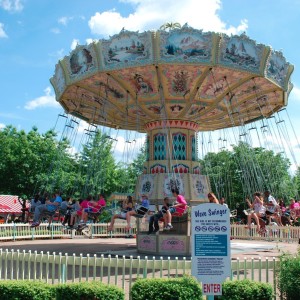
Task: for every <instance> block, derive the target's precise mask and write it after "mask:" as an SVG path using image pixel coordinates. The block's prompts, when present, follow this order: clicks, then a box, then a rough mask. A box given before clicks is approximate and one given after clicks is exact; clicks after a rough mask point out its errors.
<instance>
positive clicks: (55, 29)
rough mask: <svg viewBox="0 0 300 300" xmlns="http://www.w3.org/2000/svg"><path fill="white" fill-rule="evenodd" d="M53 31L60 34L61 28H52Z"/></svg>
mask: <svg viewBox="0 0 300 300" xmlns="http://www.w3.org/2000/svg"><path fill="white" fill-rule="evenodd" d="M50 31H51V32H52V33H54V34H59V33H60V30H59V28H56V27H55V28H52V29H51V30H50Z"/></svg>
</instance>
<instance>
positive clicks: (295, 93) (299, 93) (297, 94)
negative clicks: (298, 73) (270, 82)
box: [290, 86, 300, 101]
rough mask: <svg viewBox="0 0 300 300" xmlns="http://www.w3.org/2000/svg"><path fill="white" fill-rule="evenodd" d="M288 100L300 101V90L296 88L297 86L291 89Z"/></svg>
mask: <svg viewBox="0 0 300 300" xmlns="http://www.w3.org/2000/svg"><path fill="white" fill-rule="evenodd" d="M290 98H293V99H295V100H297V101H300V88H299V87H297V86H294V87H293V89H292V91H291V94H290Z"/></svg>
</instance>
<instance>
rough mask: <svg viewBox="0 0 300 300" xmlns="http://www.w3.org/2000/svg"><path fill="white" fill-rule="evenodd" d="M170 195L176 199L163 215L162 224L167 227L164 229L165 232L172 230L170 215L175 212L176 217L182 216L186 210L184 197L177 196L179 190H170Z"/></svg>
mask: <svg viewBox="0 0 300 300" xmlns="http://www.w3.org/2000/svg"><path fill="white" fill-rule="evenodd" d="M172 194H173V196H174V197H176V203H175V204H174V205H172V206H170V208H169V209H168V210H167V211H166V213H165V214H164V222H165V224H167V226H166V227H165V228H164V229H165V230H170V229H172V228H173V226H172V224H171V221H172V214H174V213H175V212H176V213H177V214H178V215H182V214H183V213H184V212H185V211H186V209H187V203H186V201H185V199H184V197H183V196H182V195H179V190H178V189H177V188H176V189H172Z"/></svg>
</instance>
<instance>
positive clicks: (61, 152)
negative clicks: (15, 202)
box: [0, 126, 75, 197]
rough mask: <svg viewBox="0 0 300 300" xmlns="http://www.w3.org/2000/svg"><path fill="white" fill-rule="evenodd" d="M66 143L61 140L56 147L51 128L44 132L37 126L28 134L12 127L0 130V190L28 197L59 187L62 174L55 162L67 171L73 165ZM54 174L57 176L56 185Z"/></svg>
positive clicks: (54, 135)
mask: <svg viewBox="0 0 300 300" xmlns="http://www.w3.org/2000/svg"><path fill="white" fill-rule="evenodd" d="M67 146H68V142H67V141H64V142H63V143H61V145H60V147H59V145H58V142H57V140H56V134H55V132H53V131H52V130H49V131H48V132H46V133H45V134H43V135H40V134H39V133H38V130H37V128H36V127H33V128H32V130H31V131H29V132H28V134H26V132H25V131H24V130H20V131H17V129H16V128H15V127H13V126H7V127H5V128H3V129H2V130H0V151H1V156H0V193H2V194H15V195H20V196H26V197H31V196H32V195H33V193H35V192H38V191H45V190H47V191H52V189H54V188H59V187H60V186H61V185H62V181H63V180H64V176H63V173H62V172H59V173H58V172H57V170H56V168H54V164H57V163H58V161H59V160H60V161H62V162H63V164H64V165H65V166H66V167H65V170H64V172H66V169H68V174H69V173H70V166H72V165H73V160H72V158H71V157H70V155H69V154H68V152H67V151H66V149H67ZM58 158H59V159H58ZM74 171H75V170H74ZM54 177H55V178H57V179H59V180H57V182H56V184H55V185H53V178H54ZM50 189H51V190H50Z"/></svg>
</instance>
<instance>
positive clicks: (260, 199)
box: [244, 191, 300, 231]
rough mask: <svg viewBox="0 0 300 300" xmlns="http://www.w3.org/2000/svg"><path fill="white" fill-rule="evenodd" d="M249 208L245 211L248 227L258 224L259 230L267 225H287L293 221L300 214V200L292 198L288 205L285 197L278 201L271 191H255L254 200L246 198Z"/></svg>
mask: <svg viewBox="0 0 300 300" xmlns="http://www.w3.org/2000/svg"><path fill="white" fill-rule="evenodd" d="M246 204H247V206H248V209H247V210H245V211H244V214H245V215H246V216H247V227H248V228H251V225H252V223H253V222H254V223H255V224H256V228H257V231H260V230H261V227H262V226H265V225H269V224H270V225H274V224H275V225H278V226H286V225H293V223H294V222H295V221H296V220H297V218H298V217H299V216H300V201H299V202H297V201H296V200H295V199H294V198H291V199H290V204H289V205H286V204H285V203H284V200H283V199H279V200H278V201H277V200H276V199H275V198H274V197H273V196H272V195H271V193H270V191H265V192H264V193H261V192H255V193H254V194H253V200H252V201H250V199H246Z"/></svg>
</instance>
